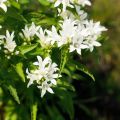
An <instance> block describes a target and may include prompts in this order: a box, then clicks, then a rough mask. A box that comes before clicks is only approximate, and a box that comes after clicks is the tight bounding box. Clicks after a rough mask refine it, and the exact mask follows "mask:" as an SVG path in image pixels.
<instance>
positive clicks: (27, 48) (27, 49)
mask: <svg viewBox="0 0 120 120" xmlns="http://www.w3.org/2000/svg"><path fill="white" fill-rule="evenodd" d="M37 45H38V44H35V45H24V46H20V47H19V50H20V52H21V54H23V55H24V54H25V53H28V52H30V51H31V50H33V49H35V48H36V47H37Z"/></svg>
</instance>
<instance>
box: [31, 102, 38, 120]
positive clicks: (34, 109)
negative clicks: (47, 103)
mask: <svg viewBox="0 0 120 120" xmlns="http://www.w3.org/2000/svg"><path fill="white" fill-rule="evenodd" d="M36 119H37V103H35V104H32V106H31V120H36Z"/></svg>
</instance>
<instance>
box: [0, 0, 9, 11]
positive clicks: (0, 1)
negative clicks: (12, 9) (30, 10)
mask: <svg viewBox="0 0 120 120" xmlns="http://www.w3.org/2000/svg"><path fill="white" fill-rule="evenodd" d="M6 1H7V0H0V8H2V9H3V10H4V11H5V12H7V6H6V5H5V2H6Z"/></svg>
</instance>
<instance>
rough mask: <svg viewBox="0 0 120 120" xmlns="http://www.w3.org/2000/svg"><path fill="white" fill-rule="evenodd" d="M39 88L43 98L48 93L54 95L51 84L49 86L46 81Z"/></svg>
mask: <svg viewBox="0 0 120 120" xmlns="http://www.w3.org/2000/svg"><path fill="white" fill-rule="evenodd" d="M37 87H38V88H39V89H41V90H42V91H41V97H43V96H44V95H45V93H46V91H48V92H49V93H51V94H53V93H54V92H53V90H52V88H50V87H51V84H48V83H47V81H44V82H43V83H42V85H41V86H37Z"/></svg>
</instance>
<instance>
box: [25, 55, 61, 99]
mask: <svg viewBox="0 0 120 120" xmlns="http://www.w3.org/2000/svg"><path fill="white" fill-rule="evenodd" d="M37 59H38V62H34V63H33V64H34V65H35V66H37V68H36V69H35V70H31V71H30V72H29V71H28V69H27V70H26V73H27V78H28V79H30V81H29V83H28V85H27V86H28V87H29V86H30V85H32V84H33V83H34V82H36V83H37V86H38V88H39V89H41V90H42V92H41V97H43V96H44V94H45V93H46V91H48V92H50V93H54V92H53V90H52V89H51V86H53V85H56V84H57V82H56V80H55V79H56V78H58V77H59V74H58V73H56V72H57V71H58V70H59V69H58V68H57V64H56V63H52V60H51V59H50V58H49V57H46V58H45V59H44V60H42V58H41V57H40V56H37Z"/></svg>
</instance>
